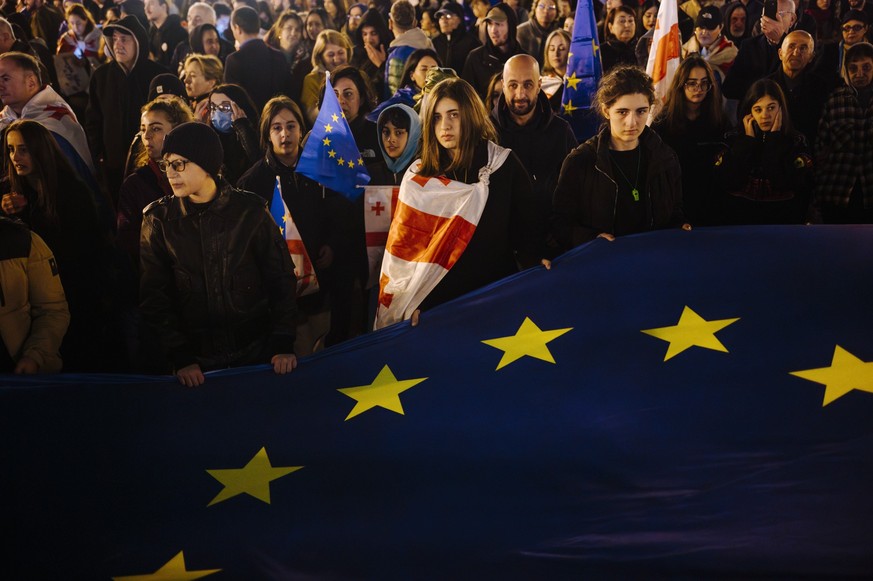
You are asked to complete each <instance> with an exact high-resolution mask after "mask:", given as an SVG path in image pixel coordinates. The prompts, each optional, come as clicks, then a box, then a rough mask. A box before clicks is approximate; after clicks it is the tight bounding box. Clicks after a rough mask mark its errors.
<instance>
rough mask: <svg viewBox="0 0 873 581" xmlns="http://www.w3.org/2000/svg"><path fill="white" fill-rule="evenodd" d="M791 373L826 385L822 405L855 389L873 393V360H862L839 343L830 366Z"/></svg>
mask: <svg viewBox="0 0 873 581" xmlns="http://www.w3.org/2000/svg"><path fill="white" fill-rule="evenodd" d="M791 375H796V376H797V377H800V378H803V379H807V380H809V381H814V382H816V383H821V384H822V385H824V386H825V394H824V400H823V401H822V404H821V407H824V406H826V405H828V404H829V403H831V402H832V401H834V400H835V399H839V398H841V397H843V396H844V395H846V394H847V393H849V392H850V391H852V390H854V389H857V390H860V391H866V392H868V393H873V361H867V362H864V361H861V360H860V359H858V358H857V357H855V356H854V355H852V354H851V353H849V352H848V351H846V350H845V349H843V348H842V347H840V346H839V345H837V346H836V348H835V349H834V358H833V360H832V361H831V366H830V367H819V368H818V369H804V370H802V371H792V372H791Z"/></svg>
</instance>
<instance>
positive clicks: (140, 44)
mask: <svg viewBox="0 0 873 581" xmlns="http://www.w3.org/2000/svg"><path fill="white" fill-rule="evenodd" d="M103 36H104V37H105V39H106V54H108V55H109V56H110V57H111V58H112V60H111V61H109V62H108V63H105V64H102V65H100V66H99V67H97V70H95V71H94V74H93V75H91V84H90V89H89V91H88V111H87V113H86V119H85V133H86V134H87V136H88V145H89V147H90V149H91V155H92V156H93V157H94V160H95V162H96V161H97V160H102V167H103V170H104V173H105V179H106V187H107V190H108V191H109V193H110V195H112V198H113V200H115V199H117V198H118V190H119V189H120V188H121V182H122V180H123V179H124V175H123V174H124V162H125V159H126V157H127V150H128V147H129V146H130V142H131V141H132V140H133V136H134V135H136V134H137V132H138V131H139V121H140V109H141V108H142V106H143V105H145V104H146V102H147V100H148V95H149V85H150V84H151V82H152V79H153V78H155V77H156V76H157V75H159V74H161V73H165V72H167V69H165V68H164V67H162V66H161V65H159V64H158V63H156V62H153V61H150V60H149V58H148V36H147V34H146V31H145V29H144V28H143V27H142V25H141V24H140V23H139V20H137V18H136V17H135V16H125V17H124V18H122V19H121V20H118V21H116V22H113V23H112V24H109V25H107V26H105V27H104V28H103Z"/></svg>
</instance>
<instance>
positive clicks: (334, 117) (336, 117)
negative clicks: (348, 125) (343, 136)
mask: <svg viewBox="0 0 873 581" xmlns="http://www.w3.org/2000/svg"><path fill="white" fill-rule="evenodd" d="M330 118H331V119H333V122H334V123H336V122H337V121H339V117H338V116H337V114H336V113H334V114H333V115H331V116H330Z"/></svg>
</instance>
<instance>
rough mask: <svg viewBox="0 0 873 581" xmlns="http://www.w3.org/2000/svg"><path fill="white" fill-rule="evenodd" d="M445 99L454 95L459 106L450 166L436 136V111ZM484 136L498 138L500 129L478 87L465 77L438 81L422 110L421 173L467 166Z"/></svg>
mask: <svg viewBox="0 0 873 581" xmlns="http://www.w3.org/2000/svg"><path fill="white" fill-rule="evenodd" d="M443 99H452V100H453V101H455V102H456V103H458V107H459V108H460V110H459V111H458V113H459V114H460V121H461V132H460V133H461V135H460V143H459V144H458V147H457V148H456V149H455V152H454V154H453V155H452V160H451V162H450V163H449V165H448V167H442V165H443V163H442V160H441V158H442V157H443V156H442V152H443V151H445V149H443V146H442V145H440V143H439V140H438V139H437V135H436V131H435V129H434V125H435V124H436V121H435V120H434V112H435V111H436V108H437V105H439V103H440V101H442V100H443ZM483 140H491V141H497V131H496V130H495V129H494V124H493V123H491V119H490V118H489V117H488V111H487V110H486V109H485V106H484V105H483V104H482V101H481V99H479V95H477V94H476V90H475V89H474V88H473V87H472V86H471V85H470V83H468V82H467V81H465V80H464V79H460V78H458V77H451V78H448V79H444V80H442V81H440V82H439V83H437V84H436V86H435V87H434V88H433V90H432V91H431V92H430V95H429V96H428V98H427V100H426V102H425V103H424V106H423V107H422V112H421V167H420V168H419V170H418V171H419V173H420V174H421V175H423V176H426V177H433V176H438V175H442V174H444V173H446V172H450V171H456V170H458V169H462V168H464V169H466V168H469V167H470V164H471V163H472V162H473V153H474V152H475V150H476V146H478V145H479V144H480V143H481V142H482V141H483Z"/></svg>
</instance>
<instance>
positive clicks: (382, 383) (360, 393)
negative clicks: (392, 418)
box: [337, 365, 427, 421]
mask: <svg viewBox="0 0 873 581" xmlns="http://www.w3.org/2000/svg"><path fill="white" fill-rule="evenodd" d="M425 379H427V377H419V378H417V379H403V380H400V381H398V380H397V378H396V377H394V374H393V373H392V372H391V369H390V368H389V367H388V366H387V365H386V366H385V367H383V368H382V371H380V372H379V375H377V376H376V379H374V380H373V383H371V384H370V385H361V386H358V387H344V388H342V389H338V390H337V391H339V392H341V393H344V394H345V395H347V396H349V397H350V398H352V399H353V400H355V401H357V402H358V403H356V404H355V407H353V408H352V411H351V412H349V415H348V416H346V421H348V420H350V419H352V418H353V417H355V416H356V415H358V414H362V413H364V412H365V411H367V410H371V409H373V408H374V407H376V406H378V407H381V408H385V409H386V410H390V411H392V412H396V413H398V414H400V415H404V413H403V404H401V403H400V394H401V393H403V392H404V391H406V390H407V389H409V388H411V387H415V386H416V385H418V384H419V383H421V382H422V381H424V380H425Z"/></svg>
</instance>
